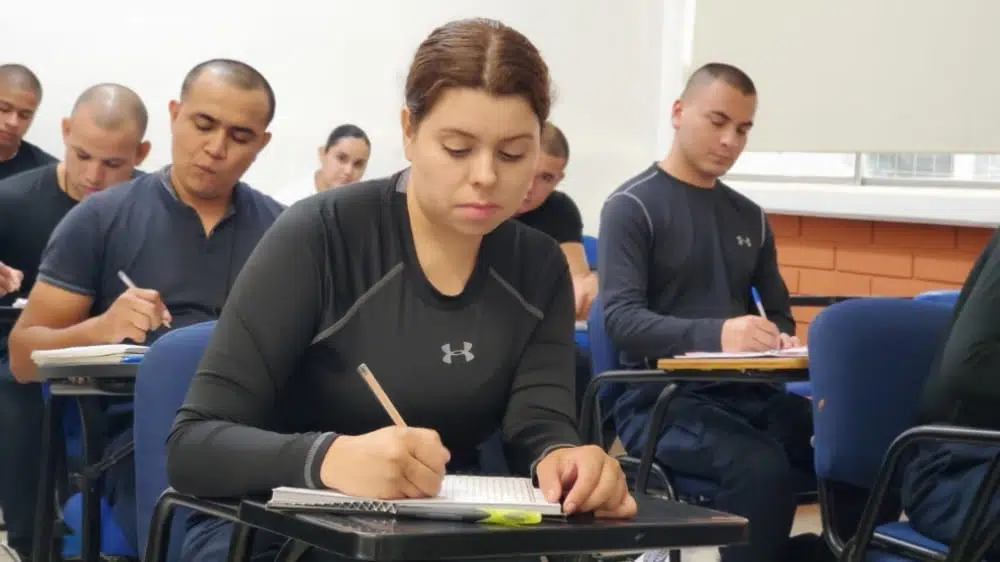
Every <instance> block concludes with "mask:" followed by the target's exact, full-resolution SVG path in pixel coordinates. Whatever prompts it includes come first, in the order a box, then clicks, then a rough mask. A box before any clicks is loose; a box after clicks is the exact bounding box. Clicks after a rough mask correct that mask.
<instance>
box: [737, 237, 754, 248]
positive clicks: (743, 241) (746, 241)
mask: <svg viewBox="0 0 1000 562" xmlns="http://www.w3.org/2000/svg"><path fill="white" fill-rule="evenodd" d="M736 244H738V245H740V246H746V247H747V248H749V247H750V246H752V245H753V243H751V242H750V237H749V236H737V237H736Z"/></svg>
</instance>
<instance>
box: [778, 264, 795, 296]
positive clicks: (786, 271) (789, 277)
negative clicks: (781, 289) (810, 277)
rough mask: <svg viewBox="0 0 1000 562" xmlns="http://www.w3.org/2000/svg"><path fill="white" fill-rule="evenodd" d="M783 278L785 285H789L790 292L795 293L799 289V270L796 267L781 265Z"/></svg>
mask: <svg viewBox="0 0 1000 562" xmlns="http://www.w3.org/2000/svg"><path fill="white" fill-rule="evenodd" d="M778 269H780V273H781V278H782V279H784V280H785V286H787V287H788V292H789V293H792V294H793V295H794V294H795V293H797V292H798V290H799V270H797V269H795V268H794V267H788V266H784V265H783V266H780V267H779V268H778Z"/></svg>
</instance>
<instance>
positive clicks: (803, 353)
mask: <svg viewBox="0 0 1000 562" xmlns="http://www.w3.org/2000/svg"><path fill="white" fill-rule="evenodd" d="M755 357H809V349H808V348H807V347H806V346H801V347H790V348H788V349H775V350H772V351H739V352H726V351H691V352H688V353H685V354H683V355H677V356H676V357H675V358H676V359H753V358H755Z"/></svg>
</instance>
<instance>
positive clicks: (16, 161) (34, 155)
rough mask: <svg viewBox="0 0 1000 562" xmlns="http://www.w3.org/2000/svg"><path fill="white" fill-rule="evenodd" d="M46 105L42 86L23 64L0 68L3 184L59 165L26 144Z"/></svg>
mask: <svg viewBox="0 0 1000 562" xmlns="http://www.w3.org/2000/svg"><path fill="white" fill-rule="evenodd" d="M41 103H42V83H41V82H40V81H39V80H38V77H37V76H35V73H34V72H32V71H31V69H29V68H28V67H26V66H24V65H21V64H3V65H0V180H2V179H4V178H6V177H9V176H13V175H14V174H17V173H19V172H23V171H26V170H30V169H32V168H37V167H39V166H44V165H46V164H49V163H51V162H55V160H56V159H55V158H54V157H53V156H52V155H51V154H49V153H47V152H45V151H44V150H42V149H40V148H38V147H37V146H35V145H33V144H31V143H30V142H28V141H26V140H24V135H25V134H26V133H27V132H28V128H29V127H31V122H32V121H33V120H34V119H35V112H36V111H37V110H38V106H39V104H41Z"/></svg>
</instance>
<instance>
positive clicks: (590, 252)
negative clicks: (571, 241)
mask: <svg viewBox="0 0 1000 562" xmlns="http://www.w3.org/2000/svg"><path fill="white" fill-rule="evenodd" d="M583 252H584V253H585V254H586V255H587V264H588V265H590V269H591V270H596V269H597V238H596V237H594V236H588V235H586V234H584V235H583Z"/></svg>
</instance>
